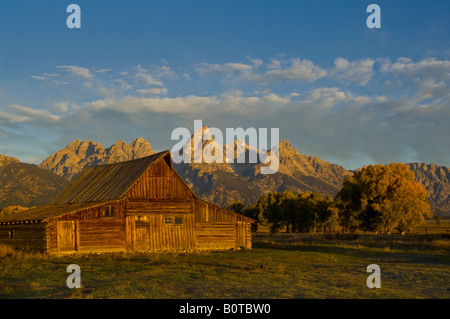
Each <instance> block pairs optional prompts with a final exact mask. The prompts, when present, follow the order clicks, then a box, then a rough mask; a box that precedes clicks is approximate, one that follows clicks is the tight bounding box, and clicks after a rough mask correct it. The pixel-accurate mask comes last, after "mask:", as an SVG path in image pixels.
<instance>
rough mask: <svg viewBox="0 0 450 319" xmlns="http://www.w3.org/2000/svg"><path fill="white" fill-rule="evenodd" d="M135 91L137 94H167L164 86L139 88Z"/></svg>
mask: <svg viewBox="0 0 450 319" xmlns="http://www.w3.org/2000/svg"><path fill="white" fill-rule="evenodd" d="M136 92H138V93H139V94H155V95H159V94H167V89H166V88H152V89H141V90H137V91H136Z"/></svg>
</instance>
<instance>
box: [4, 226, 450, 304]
mask: <svg viewBox="0 0 450 319" xmlns="http://www.w3.org/2000/svg"><path fill="white" fill-rule="evenodd" d="M253 244H254V245H253V247H254V248H253V249H251V250H237V251H221V252H194V253H192V252H190V253H187V252H184V253H130V254H125V253H105V254H100V255H94V254H90V255H75V256H62V257H49V256H43V255H41V254H37V253H26V252H16V251H12V250H8V249H7V248H5V247H3V248H2V249H0V256H1V258H0V298H3V299H4V298H52V299H54V298H58V299H61V298H94V299H97V298H127V299H128V298H133V299H135V298H152V299H162V298H167V299H179V298H189V299H204V298H208V299H218V298H221V299H223V298H225V299H228V298H233V299H241V298H268V299H272V298H276V299H290V298H350V299H359V298H364V299H366V298H395V299H397V298H426V299H442V298H444V299H445V298H449V297H450V237H448V236H447V235H439V236H437V235H436V236H430V235H429V236H421V235H410V236H395V235H390V236H381V235H379V236H369V235H358V236H352V237H349V236H340V237H333V238H329V237H327V238H326V237H325V236H324V235H321V234H316V235H306V234H264V233H257V234H254V239H253ZM69 264H77V265H79V266H80V268H81V285H82V287H81V288H80V289H69V288H67V285H66V279H67V277H68V276H69V275H70V274H69V273H67V272H66V268H67V266H68V265H69ZM370 264H377V265H379V266H380V267H381V288H380V289H369V288H367V286H366V279H367V277H368V276H369V275H370V274H369V273H367V272H366V268H367V266H368V265H370Z"/></svg>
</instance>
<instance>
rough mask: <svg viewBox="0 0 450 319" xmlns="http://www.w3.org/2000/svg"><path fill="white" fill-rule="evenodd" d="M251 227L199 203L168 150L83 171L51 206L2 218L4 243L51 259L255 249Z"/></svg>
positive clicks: (1, 239) (246, 221)
mask: <svg viewBox="0 0 450 319" xmlns="http://www.w3.org/2000/svg"><path fill="white" fill-rule="evenodd" d="M252 222H254V221H253V220H252V219H250V218H248V217H246V216H243V215H240V214H237V213H235V212H232V211H230V210H227V209H224V208H222V207H219V206H217V205H214V204H211V203H208V202H206V201H204V200H201V199H200V198H198V197H197V196H196V195H195V194H194V193H193V192H192V190H191V189H190V188H189V187H188V186H187V185H186V184H185V182H184V181H183V180H182V179H181V177H180V176H179V175H178V173H177V172H176V171H175V170H174V168H173V165H172V160H171V156H170V152H169V151H165V152H161V153H157V154H154V155H151V156H147V157H143V158H140V159H136V160H131V161H126V162H121V163H117V164H107V165H98V166H94V167H89V168H86V169H85V170H83V171H82V172H81V173H80V174H79V175H78V177H77V178H76V179H75V180H74V181H73V182H72V183H71V184H70V185H69V186H68V187H67V188H66V189H65V190H64V191H63V192H62V193H61V194H59V195H58V196H57V197H56V198H55V199H54V200H53V202H52V203H51V204H49V205H45V206H42V207H38V208H35V209H31V210H28V211H24V212H20V213H16V214H13V215H7V216H2V217H0V244H7V245H11V246H14V247H27V248H31V249H37V250H42V251H44V252H47V253H49V254H71V253H89V252H113V251H127V252H132V251H183V250H186V251H189V250H219V249H232V248H239V247H246V248H250V247H251V243H252V241H251V232H250V228H251V223H252Z"/></svg>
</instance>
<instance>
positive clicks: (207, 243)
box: [195, 222, 236, 250]
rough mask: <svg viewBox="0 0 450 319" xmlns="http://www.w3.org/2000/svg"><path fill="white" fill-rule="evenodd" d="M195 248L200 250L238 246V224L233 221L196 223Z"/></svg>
mask: <svg viewBox="0 0 450 319" xmlns="http://www.w3.org/2000/svg"><path fill="white" fill-rule="evenodd" d="M195 248H196V249H199V250H204V249H208V250H214V249H231V248H236V225H235V224H234V223H231V222H208V223H196V224H195Z"/></svg>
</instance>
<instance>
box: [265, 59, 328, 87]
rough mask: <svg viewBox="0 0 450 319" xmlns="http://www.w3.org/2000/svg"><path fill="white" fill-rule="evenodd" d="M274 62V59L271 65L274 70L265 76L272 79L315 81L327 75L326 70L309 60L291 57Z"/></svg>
mask: <svg viewBox="0 0 450 319" xmlns="http://www.w3.org/2000/svg"><path fill="white" fill-rule="evenodd" d="M278 62H279V63H278ZM273 63H274V61H272V65H271V66H272V68H273V70H270V71H267V72H266V73H265V74H264V76H263V77H264V78H265V79H269V80H270V81H282V80H305V81H308V82H314V81H316V80H317V79H320V78H323V77H325V76H326V75H327V71H326V70H324V69H322V68H320V67H318V66H316V65H314V63H313V62H312V61H309V60H301V59H299V58H295V59H290V60H289V61H288V62H287V63H286V62H283V61H278V60H277V63H275V64H273ZM286 64H287V65H286Z"/></svg>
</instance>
